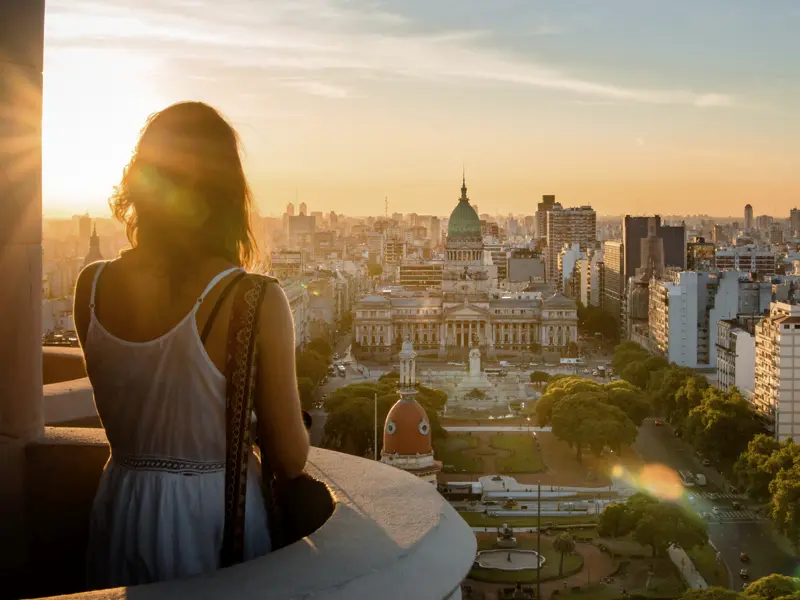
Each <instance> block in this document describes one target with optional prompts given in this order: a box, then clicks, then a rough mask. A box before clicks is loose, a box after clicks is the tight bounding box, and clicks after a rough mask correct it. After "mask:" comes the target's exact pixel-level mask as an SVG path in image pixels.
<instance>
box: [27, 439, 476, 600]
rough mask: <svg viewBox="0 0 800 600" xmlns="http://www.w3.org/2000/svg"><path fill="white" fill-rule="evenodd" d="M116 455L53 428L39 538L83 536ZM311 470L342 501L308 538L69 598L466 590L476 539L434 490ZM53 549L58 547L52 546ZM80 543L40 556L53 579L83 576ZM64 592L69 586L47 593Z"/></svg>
mask: <svg viewBox="0 0 800 600" xmlns="http://www.w3.org/2000/svg"><path fill="white" fill-rule="evenodd" d="M107 456H108V450H107V447H106V446H105V439H104V435H103V432H102V430H96V429H69V428H48V430H47V431H46V433H45V436H44V438H43V439H42V440H41V441H39V442H37V443H35V444H32V445H31V446H30V447H29V450H28V458H29V463H28V481H29V482H30V483H31V485H30V488H29V490H28V494H29V498H30V501H31V503H32V504H33V508H34V509H35V510H34V514H32V515H31V517H32V519H33V520H34V522H35V523H36V522H37V521H36V519H38V518H40V517H42V516H46V518H45V519H43V520H42V521H39V522H38V523H37V528H38V534H39V536H40V537H39V538H38V539H39V540H42V539H43V538H42V537H41V536H48V535H51V536H52V535H53V534H54V533H55V534H57V535H58V536H59V538H60V539H63V540H66V539H67V535H66V534H67V531H65V529H64V525H63V520H64V519H66V520H68V521H70V522H71V523H72V525H70V528H69V529H70V532H71V534H72V535H73V536H74V535H79V532H78V531H77V529H78V528H80V527H81V526H83V525H82V524H83V523H84V522H85V521H84V520H85V519H88V512H89V510H90V506H91V496H92V495H93V494H94V489H95V487H96V484H97V478H98V477H99V475H100V471H101V468H102V464H103V463H104V462H105V459H106V457H107ZM307 468H308V472H309V473H310V474H312V475H314V476H315V477H317V478H319V479H320V480H322V481H324V482H325V483H327V484H328V486H329V487H330V488H331V490H332V493H333V494H334V497H335V498H336V500H337V507H336V510H335V511H334V513H333V515H332V516H331V518H330V519H329V520H328V521H327V522H326V523H325V525H323V526H322V527H321V528H320V529H319V530H317V531H316V532H315V533H313V534H312V535H311V536H309V537H308V538H306V539H304V540H302V541H300V542H298V543H296V544H293V545H292V546H289V547H287V548H284V549H282V550H279V551H278V552H275V553H273V554H270V555H268V556H265V557H263V558H260V559H257V560H253V561H250V562H248V563H245V564H242V565H237V566H235V567H232V568H230V569H224V570H221V571H217V572H215V573H212V574H209V575H205V576H201V577H196V578H192V579H186V580H178V581H172V582H166V583H160V584H154V585H148V586H141V587H133V588H127V589H126V588H118V589H114V590H104V591H100V592H90V593H83V594H75V595H72V596H68V597H65V598H70V599H72V600H82V599H89V598H103V599H119V600H123V599H130V598H137V600H150V599H153V600H167V599H170V600H172V599H173V598H193V599H194V598H197V599H207V600H217V599H219V600H229V599H230V598H237V600H261V599H267V598H269V599H294V598H297V599H300V598H312V597H313V598H331V599H335V600H336V599H341V600H344V599H348V600H352V599H355V600H358V599H361V598H363V599H365V600H366V599H369V600H372V599H374V598H382V599H391V598H397V599H402V600H407V599H408V598H414V599H423V600H424V599H431V600H441V599H442V598H450V597H460V588H459V585H460V582H461V581H462V579H463V578H464V577H465V576H466V574H467V572H468V571H469V569H470V567H471V565H472V562H473V560H474V558H475V550H476V542H475V536H474V535H473V534H472V532H471V530H470V529H469V527H468V526H467V525H466V523H465V522H464V521H463V519H461V517H460V516H459V515H458V513H456V511H455V510H454V509H453V508H452V507H451V506H450V505H449V504H448V503H447V502H445V500H444V499H443V498H442V497H441V496H440V495H439V493H438V492H437V491H436V489H435V487H434V486H432V485H430V484H428V483H425V482H423V481H421V480H420V479H418V478H416V477H414V476H413V475H409V474H408V473H405V472H403V471H400V470H398V469H395V468H393V467H388V466H386V465H382V464H380V463H376V462H373V461H370V460H366V459H361V458H356V457H353V456H349V455H346V454H340V453H338V452H331V451H327V450H320V449H317V448H312V449H311V454H310V457H309V464H308V467H307ZM65 496H67V497H66V498H65ZM48 507H49V508H48ZM66 511H74V512H73V513H72V514H69V513H67V514H65V512H66ZM62 534H63V535H62ZM83 536H84V538H85V533H84V534H83ZM82 540H83V539H82ZM44 541H47V542H48V544H49V545H50V546H53V542H52V541H51V540H49V539H48V538H44ZM76 541H77V540H76V539H75V538H74V537H73V538H72V540H71V543H69V544H66V545H64V546H63V547H62V550H61V551H62V553H63V555H62V556H55V555H54V554H53V553H50V555H48V556H46V557H43V558H45V560H44V562H43V561H42V560H41V559H40V558H39V557H38V556H37V557H36V563H37V564H41V565H42V576H44V575H47V576H48V577H49V578H51V577H52V575H54V573H53V566H54V565H59V564H61V565H63V566H66V565H65V564H64V561H65V560H66V561H67V562H69V563H70V564H71V570H72V571H73V572H74V571H76V570H79V565H78V564H77V562H76V559H77V560H80V559H82V552H81V550H80V549H81V548H84V547H85V545H84V546H81V545H80V544H78V543H75V542H76ZM83 543H84V544H85V540H83ZM55 547H58V544H56V545H55ZM59 571H60V573H59V574H62V573H63V571H61V569H59ZM80 574H81V575H82V574H83V571H82V570H80ZM51 581H52V579H51ZM73 583H74V582H73ZM71 589H73V590H74V589H75V588H74V587H73V588H71ZM65 591H68V589H65V587H61V590H60V591H55V590H48V591H45V592H43V593H45V594H54V593H64V592H65Z"/></svg>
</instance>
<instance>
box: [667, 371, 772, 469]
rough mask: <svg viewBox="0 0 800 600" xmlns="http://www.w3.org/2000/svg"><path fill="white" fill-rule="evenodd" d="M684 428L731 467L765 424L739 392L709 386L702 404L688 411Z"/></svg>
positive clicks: (707, 453)
mask: <svg viewBox="0 0 800 600" xmlns="http://www.w3.org/2000/svg"><path fill="white" fill-rule="evenodd" d="M683 431H684V433H685V435H686V438H687V439H688V440H689V441H690V442H691V443H692V445H693V446H694V447H695V448H697V449H698V450H699V451H700V452H701V453H702V454H703V455H704V456H708V457H709V458H711V459H713V460H714V461H716V462H718V463H721V464H723V465H725V466H726V467H730V466H732V465H733V464H734V463H735V462H736V459H737V458H738V457H739V455H740V454H741V453H742V452H744V451H745V450H747V445H748V443H749V442H750V440H752V439H753V438H754V437H755V436H756V435H757V434H758V433H761V432H762V431H763V427H762V426H761V423H760V421H759V420H758V419H757V418H756V416H755V413H754V412H753V410H752V408H751V407H750V405H749V403H748V402H747V401H746V400H745V399H744V398H742V396H741V395H740V394H739V393H738V392H733V393H725V392H723V391H721V390H720V389H719V388H716V387H708V388H706V389H705V390H704V392H703V395H702V400H701V402H700V404H699V405H698V406H695V407H694V408H693V409H692V410H691V411H689V414H688V415H687V417H686V420H685V421H684V423H683Z"/></svg>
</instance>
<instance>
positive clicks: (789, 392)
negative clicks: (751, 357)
mask: <svg viewBox="0 0 800 600" xmlns="http://www.w3.org/2000/svg"><path fill="white" fill-rule="evenodd" d="M755 332H756V335H755V338H756V343H755V345H756V361H755V391H754V393H753V399H752V402H753V405H754V407H755V409H756V410H757V411H758V412H759V413H760V414H761V415H763V416H764V417H765V419H766V421H767V422H768V423H769V427H770V429H771V430H772V431H773V433H774V435H775V438H776V439H777V440H779V441H784V440H786V439H789V438H793V439H795V440H798V439H800V306H798V305H795V304H784V303H782V302H773V303H772V304H771V305H770V311H769V315H768V316H767V317H765V318H763V319H761V321H759V322H758V324H757V325H756V328H755Z"/></svg>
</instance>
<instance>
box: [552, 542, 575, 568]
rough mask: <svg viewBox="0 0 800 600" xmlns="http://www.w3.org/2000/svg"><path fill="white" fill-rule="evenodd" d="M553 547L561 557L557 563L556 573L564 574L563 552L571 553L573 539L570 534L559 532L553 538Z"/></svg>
mask: <svg viewBox="0 0 800 600" xmlns="http://www.w3.org/2000/svg"><path fill="white" fill-rule="evenodd" d="M553 549H554V550H555V551H556V552H558V553H559V554H560V555H561V559H560V560H559V563H558V575H559V577H560V576H561V575H563V574H564V555H565V554H572V552H573V551H574V550H575V540H574V539H572V536H571V535H570V534H568V533H560V534H558V536H557V537H556V539H555V540H553Z"/></svg>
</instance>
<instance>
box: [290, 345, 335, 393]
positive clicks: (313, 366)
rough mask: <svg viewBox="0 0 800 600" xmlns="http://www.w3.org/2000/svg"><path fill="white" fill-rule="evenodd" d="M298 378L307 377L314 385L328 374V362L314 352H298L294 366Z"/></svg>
mask: <svg viewBox="0 0 800 600" xmlns="http://www.w3.org/2000/svg"><path fill="white" fill-rule="evenodd" d="M295 369H296V372H297V376H298V377H307V378H308V379H310V380H311V381H313V382H314V384H315V385H316V384H318V383H319V382H320V381H322V378H323V377H325V376H326V375H327V374H328V360H327V359H326V358H325V357H324V356H322V355H321V354H319V353H318V352H315V351H314V350H305V351H303V352H298V354H297V358H296V366H295Z"/></svg>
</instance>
